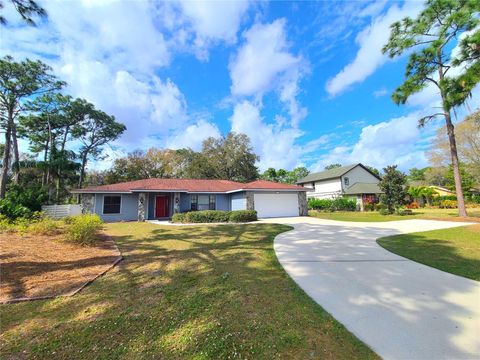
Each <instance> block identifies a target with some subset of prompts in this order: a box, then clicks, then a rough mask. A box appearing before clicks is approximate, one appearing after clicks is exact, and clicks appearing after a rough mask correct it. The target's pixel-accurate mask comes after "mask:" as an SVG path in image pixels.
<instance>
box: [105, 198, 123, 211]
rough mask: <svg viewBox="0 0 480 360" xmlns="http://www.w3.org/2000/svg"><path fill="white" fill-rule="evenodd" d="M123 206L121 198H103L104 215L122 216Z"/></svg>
mask: <svg viewBox="0 0 480 360" xmlns="http://www.w3.org/2000/svg"><path fill="white" fill-rule="evenodd" d="M121 205H122V197H121V196H104V197H103V213H104V214H120V207H121Z"/></svg>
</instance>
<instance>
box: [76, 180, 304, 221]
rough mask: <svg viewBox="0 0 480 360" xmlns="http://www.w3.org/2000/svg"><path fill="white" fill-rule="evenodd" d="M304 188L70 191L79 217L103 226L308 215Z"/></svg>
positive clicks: (187, 183)
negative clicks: (194, 214) (200, 213)
mask: <svg viewBox="0 0 480 360" xmlns="http://www.w3.org/2000/svg"><path fill="white" fill-rule="evenodd" d="M307 191H309V189H307V188H304V187H301V186H296V185H289V184H280V183H276V182H272V181H265V180H257V181H252V182H249V183H239V182H235V181H229V180H199V179H145V180H137V181H129V182H124V183H118V184H112V185H103V186H94V187H89V188H85V189H78V190H73V191H72V193H75V194H80V196H81V205H82V210H83V212H84V213H96V214H98V215H100V217H101V218H102V219H103V220H104V221H132V220H138V221H144V220H153V219H168V218H170V217H171V216H172V215H173V214H174V213H177V212H186V211H196V210H256V211H257V214H258V217H260V218H262V217H281V216H304V215H307V199H306V192H307Z"/></svg>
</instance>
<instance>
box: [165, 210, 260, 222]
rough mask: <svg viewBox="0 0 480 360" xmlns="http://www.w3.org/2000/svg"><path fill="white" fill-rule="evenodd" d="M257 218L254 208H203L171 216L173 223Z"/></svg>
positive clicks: (247, 220) (234, 220)
mask: <svg viewBox="0 0 480 360" xmlns="http://www.w3.org/2000/svg"><path fill="white" fill-rule="evenodd" d="M255 220H257V212H256V211H255V210H235V211H222V210H203V211H190V212H186V213H178V214H174V215H173V216H172V222H174V223H226V222H249V221H255Z"/></svg>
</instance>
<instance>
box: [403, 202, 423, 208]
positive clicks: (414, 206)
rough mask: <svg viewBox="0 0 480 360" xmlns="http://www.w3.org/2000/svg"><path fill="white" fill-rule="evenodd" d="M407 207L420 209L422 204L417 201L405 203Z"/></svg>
mask: <svg viewBox="0 0 480 360" xmlns="http://www.w3.org/2000/svg"><path fill="white" fill-rule="evenodd" d="M405 207H406V208H407V209H418V208H419V207H420V206H419V205H418V203H417V202H416V201H414V202H412V203H410V204H407V205H405Z"/></svg>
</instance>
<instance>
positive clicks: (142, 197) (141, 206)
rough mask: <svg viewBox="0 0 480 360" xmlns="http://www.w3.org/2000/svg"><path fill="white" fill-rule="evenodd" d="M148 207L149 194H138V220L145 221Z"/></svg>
mask: <svg viewBox="0 0 480 360" xmlns="http://www.w3.org/2000/svg"><path fill="white" fill-rule="evenodd" d="M146 209H147V194H145V193H139V194H138V221H145V218H146Z"/></svg>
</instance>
